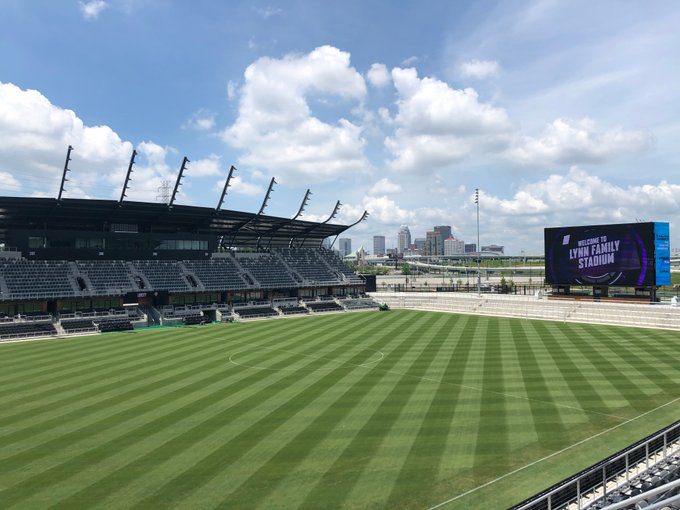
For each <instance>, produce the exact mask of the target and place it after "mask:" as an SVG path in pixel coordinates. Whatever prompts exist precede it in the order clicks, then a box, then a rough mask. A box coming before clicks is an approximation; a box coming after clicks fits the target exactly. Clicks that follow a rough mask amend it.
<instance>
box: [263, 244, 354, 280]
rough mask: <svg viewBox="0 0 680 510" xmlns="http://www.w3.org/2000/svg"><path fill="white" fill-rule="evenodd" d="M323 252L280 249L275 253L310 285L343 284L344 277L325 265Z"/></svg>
mask: <svg viewBox="0 0 680 510" xmlns="http://www.w3.org/2000/svg"><path fill="white" fill-rule="evenodd" d="M321 252H322V249H321V248H280V249H278V250H276V252H275V253H276V254H278V255H279V256H280V257H281V258H282V260H284V261H285V263H286V264H287V265H288V266H289V267H290V268H292V269H293V270H294V271H295V272H296V273H298V274H299V275H300V276H302V278H303V279H304V280H305V282H306V283H308V284H310V285H334V284H336V285H337V284H339V283H341V282H342V276H341V275H338V274H337V272H336V271H333V270H331V268H330V267H328V265H327V264H326V263H324V261H323V258H322V255H321V254H320V253H321Z"/></svg>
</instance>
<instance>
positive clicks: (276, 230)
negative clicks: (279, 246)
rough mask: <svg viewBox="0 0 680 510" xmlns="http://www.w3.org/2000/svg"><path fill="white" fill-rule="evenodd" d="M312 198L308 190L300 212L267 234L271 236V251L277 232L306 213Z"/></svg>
mask: <svg viewBox="0 0 680 510" xmlns="http://www.w3.org/2000/svg"><path fill="white" fill-rule="evenodd" d="M310 196H312V190H310V189H309V188H307V191H306V192H305V196H304V198H303V199H302V203H301V204H300V208H299V209H298V212H297V213H296V214H295V216H293V217H292V218H291V219H289V220H288V221H285V222H283V223H281V224H280V225H277V226H276V227H274V228H272V229H271V230H270V231H269V232H267V234H270V237H269V243H268V244H267V248H269V249H271V246H272V241H273V239H274V234H276V232H278V231H279V230H281V229H282V228H283V227H285V226H287V225H290V224H291V223H293V222H294V221H295V220H297V219H298V218H299V217H300V216H301V215H302V213H303V212H304V211H305V207H307V204H308V203H309V197H310Z"/></svg>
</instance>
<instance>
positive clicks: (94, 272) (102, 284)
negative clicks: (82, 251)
mask: <svg viewBox="0 0 680 510" xmlns="http://www.w3.org/2000/svg"><path fill="white" fill-rule="evenodd" d="M76 266H77V268H78V270H79V271H80V272H81V273H83V274H85V275H87V277H88V278H89V280H90V282H91V283H92V290H93V291H94V292H96V293H99V294H104V295H115V294H124V293H126V292H136V291H137V290H138V289H137V286H136V285H135V284H134V280H133V277H132V273H131V272H130V267H129V266H128V264H127V263H126V262H124V261H122V260H80V261H77V262H76Z"/></svg>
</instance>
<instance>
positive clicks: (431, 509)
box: [427, 397, 680, 510]
mask: <svg viewBox="0 0 680 510" xmlns="http://www.w3.org/2000/svg"><path fill="white" fill-rule="evenodd" d="M678 400H680V397H678V398H676V399H673V400H671V401H670V402H666V403H665V404H661V405H660V406H657V407H655V408H654V409H650V410H649V411H646V412H644V413H642V414H640V415H638V416H634V417H633V418H630V419H628V420H626V421H624V422H621V423H619V424H618V425H614V426H613V427H609V428H608V429H605V430H603V431H601V432H598V433H597V434H593V435H592V436H589V437H586V438H585V439H582V440H580V441H578V442H576V443H574V444H572V445H569V446H567V447H565V448H562V449H561V450H559V451H556V452H553V453H551V454H550V455H546V456H545V457H541V458H540V459H537V460H535V461H533V462H530V463H529V464H527V465H525V466H522V467H519V468H517V469H515V470H513V471H510V472H508V473H505V474H504V475H501V476H499V477H498V478H494V479H493V480H489V481H488V482H486V483H483V484H482V485H479V486H478V487H475V488H473V489H470V490H468V491H465V492H463V493H461V494H458V495H457V496H454V497H452V498H449V499H447V500H446V501H442V502H441V503H438V504H436V505H434V506H431V507H429V508H428V509H427V510H435V509H437V508H441V507H443V506H446V505H448V504H449V503H453V502H454V501H456V500H458V499H460V498H464V497H465V496H468V495H470V494H472V493H473V492H477V491H478V490H480V489H483V488H484V487H488V486H489V485H493V484H494V483H496V482H500V481H501V480H503V479H504V478H507V477H509V476H512V475H514V474H516V473H519V472H520V471H523V470H525V469H527V468H530V467H531V466H535V465H536V464H539V463H540V462H543V461H544V460H548V459H550V458H552V457H555V456H557V455H560V454H562V453H564V452H566V451H568V450H571V449H572V448H575V447H577V446H579V445H582V444H583V443H586V442H588V441H590V440H591V439H595V438H596V437H599V436H602V435H604V434H607V433H608V432H611V431H612V430H615V429H618V428H621V427H623V426H624V425H627V424H628V423H631V422H633V421H635V420H639V419H640V418H643V417H644V416H647V415H648V414H651V413H653V412H655V411H658V410H659V409H661V408H663V407H666V406H669V405H671V404H673V403H675V402H677V401H678Z"/></svg>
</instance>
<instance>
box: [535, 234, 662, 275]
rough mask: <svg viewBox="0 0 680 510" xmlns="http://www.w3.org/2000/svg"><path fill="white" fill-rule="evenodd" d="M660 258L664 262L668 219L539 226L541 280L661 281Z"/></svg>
mask: <svg viewBox="0 0 680 510" xmlns="http://www.w3.org/2000/svg"><path fill="white" fill-rule="evenodd" d="M666 264H668V265H669V264H670V248H669V244H668V223H653V222H647V223H623V224H616V225H589V226H585V227H560V228H546V229H545V280H546V283H547V284H551V285H618V286H630V287H633V286H638V287H643V286H655V285H667V284H669V283H670V266H669V267H668V275H666V274H665V272H666V271H665V268H666ZM666 280H668V283H666Z"/></svg>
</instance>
